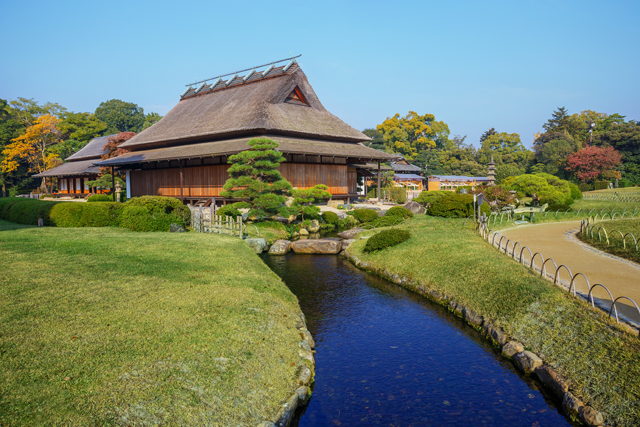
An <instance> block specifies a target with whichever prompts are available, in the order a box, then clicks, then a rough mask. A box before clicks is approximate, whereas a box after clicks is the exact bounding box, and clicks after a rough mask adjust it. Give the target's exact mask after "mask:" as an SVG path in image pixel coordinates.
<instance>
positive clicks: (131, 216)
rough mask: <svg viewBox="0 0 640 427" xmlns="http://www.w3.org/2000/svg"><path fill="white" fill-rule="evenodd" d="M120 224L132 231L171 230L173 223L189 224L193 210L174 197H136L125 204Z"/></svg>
mask: <svg viewBox="0 0 640 427" xmlns="http://www.w3.org/2000/svg"><path fill="white" fill-rule="evenodd" d="M123 205H124V206H123V210H122V216H121V219H120V226H122V227H125V228H128V229H129V230H132V231H169V227H170V226H171V224H174V223H175V224H178V225H181V226H183V227H186V226H187V225H189V223H190V220H191V211H190V210H189V208H188V207H186V206H184V205H183V204H182V202H181V201H180V200H178V199H175V198H173V197H161V196H142V197H134V198H132V199H131V200H129V201H127V202H126V203H124V204H123Z"/></svg>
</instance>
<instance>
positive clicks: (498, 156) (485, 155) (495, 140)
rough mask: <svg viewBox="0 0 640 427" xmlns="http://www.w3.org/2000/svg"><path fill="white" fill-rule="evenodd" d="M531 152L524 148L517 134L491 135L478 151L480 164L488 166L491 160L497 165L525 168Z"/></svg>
mask: <svg viewBox="0 0 640 427" xmlns="http://www.w3.org/2000/svg"><path fill="white" fill-rule="evenodd" d="M530 154H531V152H530V151H529V150H527V149H526V148H524V145H522V141H520V135H518V134H517V133H511V134H509V133H506V132H501V133H494V134H492V135H489V136H488V137H487V138H486V139H485V140H484V141H483V143H482V147H481V148H480V150H479V151H478V162H479V163H481V164H484V165H486V164H487V163H489V161H490V160H491V158H492V157H493V160H494V161H495V162H496V164H497V165H514V166H517V167H520V168H524V167H525V166H526V165H527V162H528V161H529V156H530Z"/></svg>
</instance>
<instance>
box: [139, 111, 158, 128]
mask: <svg viewBox="0 0 640 427" xmlns="http://www.w3.org/2000/svg"><path fill="white" fill-rule="evenodd" d="M161 118H162V116H161V115H160V114H158V113H149V114H147V115H146V116H144V124H143V125H142V130H145V129H146V128H149V127H151V126H152V125H154V124H156V123H158V122H159V121H160V119H161Z"/></svg>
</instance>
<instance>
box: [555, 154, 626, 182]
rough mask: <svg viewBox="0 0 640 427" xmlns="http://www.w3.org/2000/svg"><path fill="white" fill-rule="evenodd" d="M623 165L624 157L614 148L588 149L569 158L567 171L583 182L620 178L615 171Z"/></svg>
mask: <svg viewBox="0 0 640 427" xmlns="http://www.w3.org/2000/svg"><path fill="white" fill-rule="evenodd" d="M620 163H622V155H621V154H620V153H619V152H618V151H616V149H615V148H613V147H605V148H603V147H587V148H585V149H583V150H580V151H578V152H577V153H575V154H572V155H570V156H569V157H567V166H566V170H567V171H569V172H570V173H571V174H573V175H574V176H575V177H576V178H578V179H579V180H580V181H581V182H593V181H595V180H596V179H598V178H604V179H613V178H620V173H619V172H617V171H616V170H615V169H616V168H617V167H618V166H619V165H620Z"/></svg>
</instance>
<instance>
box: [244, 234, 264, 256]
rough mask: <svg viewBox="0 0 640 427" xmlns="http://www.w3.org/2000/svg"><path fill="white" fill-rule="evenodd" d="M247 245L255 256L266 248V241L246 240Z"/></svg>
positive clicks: (259, 238) (262, 239)
mask: <svg viewBox="0 0 640 427" xmlns="http://www.w3.org/2000/svg"><path fill="white" fill-rule="evenodd" d="M246 242H247V244H248V245H249V246H250V247H251V249H253V251H254V252H255V253H257V254H261V253H262V252H264V251H265V249H266V248H267V246H268V244H267V239H265V238H264V237H254V238H251V239H247V240H246Z"/></svg>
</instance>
